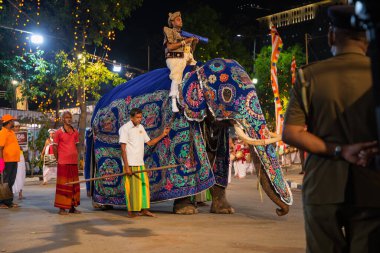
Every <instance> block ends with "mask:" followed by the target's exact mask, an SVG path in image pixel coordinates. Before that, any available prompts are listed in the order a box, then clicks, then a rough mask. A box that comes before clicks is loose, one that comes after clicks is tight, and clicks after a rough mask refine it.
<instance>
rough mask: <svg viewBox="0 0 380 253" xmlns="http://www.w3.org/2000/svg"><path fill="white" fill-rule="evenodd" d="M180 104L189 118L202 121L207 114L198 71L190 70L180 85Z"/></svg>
mask: <svg viewBox="0 0 380 253" xmlns="http://www.w3.org/2000/svg"><path fill="white" fill-rule="evenodd" d="M179 91H180V92H179V96H180V104H181V106H182V107H183V108H184V113H185V116H186V118H187V119H189V120H194V121H198V122H199V121H202V120H203V119H204V118H205V117H206V114H207V111H206V110H207V104H206V101H205V97H204V94H203V87H202V85H201V83H200V82H199V80H198V75H197V71H193V72H188V73H187V74H186V75H185V77H184V79H183V82H182V83H181V84H180V86H179Z"/></svg>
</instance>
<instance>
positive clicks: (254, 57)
mask: <svg viewBox="0 0 380 253" xmlns="http://www.w3.org/2000/svg"><path fill="white" fill-rule="evenodd" d="M255 61H256V37H255V40H254V41H253V64H252V72H253V74H255Z"/></svg>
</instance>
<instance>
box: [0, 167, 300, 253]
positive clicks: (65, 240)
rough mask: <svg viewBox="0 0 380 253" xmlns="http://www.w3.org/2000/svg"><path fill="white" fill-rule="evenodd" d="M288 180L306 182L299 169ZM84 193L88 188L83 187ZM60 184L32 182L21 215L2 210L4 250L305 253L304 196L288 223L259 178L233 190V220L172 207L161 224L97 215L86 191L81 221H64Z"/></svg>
mask: <svg viewBox="0 0 380 253" xmlns="http://www.w3.org/2000/svg"><path fill="white" fill-rule="evenodd" d="M284 173H285V178H287V179H289V180H293V181H292V182H295V181H298V182H299V183H300V182H301V179H302V175H299V174H298V173H299V170H298V168H297V167H294V166H293V167H291V168H289V169H288V172H286V171H284ZM82 187H84V185H83V186H82ZM54 191H55V186H54V184H50V185H48V186H40V185H39V182H38V181H33V180H28V182H27V185H26V186H25V189H24V192H25V196H26V199H25V200H22V201H20V202H19V203H20V205H21V207H20V208H18V209H9V210H0V228H1V235H0V252H70V253H74V252H127V251H128V252H165V253H167V252H207V253H211V252H228V253H231V252H258V253H262V252H273V253H277V252H278V253H280V252H281V253H301V252H305V235H304V229H303V216H302V205H301V200H300V199H301V196H300V195H301V191H300V190H298V189H293V196H294V205H293V206H292V207H291V209H290V213H289V214H288V215H287V216H285V217H278V216H277V215H276V214H275V211H274V210H275V206H274V204H273V203H272V202H271V201H270V200H269V199H268V197H267V196H266V195H265V193H263V202H261V200H260V194H259V192H258V191H257V180H256V177H255V176H252V175H249V176H248V177H247V178H246V179H240V180H237V179H233V181H232V183H231V185H230V186H229V188H228V190H227V196H228V199H229V201H230V203H231V204H232V205H233V206H234V208H235V210H236V213H235V214H234V215H215V214H210V213H209V212H208V209H209V207H202V208H200V213H199V214H198V215H192V216H182V215H174V214H171V205H172V201H168V202H162V203H156V204H153V205H152V208H151V210H152V211H154V212H155V213H156V214H157V215H158V218H148V217H139V218H137V219H128V218H126V212H125V210H122V209H121V210H111V211H98V210H94V209H93V208H92V206H91V202H90V200H89V199H88V198H87V197H86V196H85V190H84V188H82V192H81V193H82V195H81V196H82V203H81V206H80V208H79V210H81V211H83V213H82V214H80V215H74V214H71V215H68V216H60V215H57V209H55V208H54V207H53V202H54Z"/></svg>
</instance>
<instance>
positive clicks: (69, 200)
mask: <svg viewBox="0 0 380 253" xmlns="http://www.w3.org/2000/svg"><path fill="white" fill-rule="evenodd" d="M78 180H79V176H78V165H77V164H58V166H57V185H56V191H55V202H54V206H55V207H58V208H63V209H70V208H71V207H73V206H74V207H75V206H78V205H80V187H79V184H73V185H65V184H66V183H69V182H73V181H78Z"/></svg>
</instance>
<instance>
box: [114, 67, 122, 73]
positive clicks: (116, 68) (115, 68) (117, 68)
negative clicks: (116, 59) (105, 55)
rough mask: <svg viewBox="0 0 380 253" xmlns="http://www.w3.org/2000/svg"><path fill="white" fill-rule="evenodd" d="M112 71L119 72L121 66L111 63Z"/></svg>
mask: <svg viewBox="0 0 380 253" xmlns="http://www.w3.org/2000/svg"><path fill="white" fill-rule="evenodd" d="M112 70H113V72H117V73H118V72H120V71H121V66H120V65H113V69H112Z"/></svg>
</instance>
